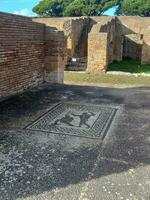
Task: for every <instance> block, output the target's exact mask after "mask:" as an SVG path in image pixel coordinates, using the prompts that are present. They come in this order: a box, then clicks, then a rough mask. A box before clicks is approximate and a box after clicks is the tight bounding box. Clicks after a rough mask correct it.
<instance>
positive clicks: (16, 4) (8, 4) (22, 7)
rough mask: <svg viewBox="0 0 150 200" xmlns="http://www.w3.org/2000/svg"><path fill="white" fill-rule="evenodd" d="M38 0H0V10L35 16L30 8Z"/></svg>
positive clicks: (112, 9)
mask: <svg viewBox="0 0 150 200" xmlns="http://www.w3.org/2000/svg"><path fill="white" fill-rule="evenodd" d="M39 1H40V0H0V11H2V12H8V13H13V14H18V15H25V16H36V14H35V13H33V12H32V8H33V7H34V6H35V5H36V4H37V3H38V2H39ZM115 9H116V8H115V7H114V8H111V9H109V10H108V11H106V12H105V13H104V14H105V15H114V12H115Z"/></svg>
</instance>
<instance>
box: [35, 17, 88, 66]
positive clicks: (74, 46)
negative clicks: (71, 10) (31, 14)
mask: <svg viewBox="0 0 150 200" xmlns="http://www.w3.org/2000/svg"><path fill="white" fill-rule="evenodd" d="M33 21H35V22H40V23H44V24H46V25H47V26H50V27H52V28H53V29H58V30H59V31H63V32H64V34H65V36H66V37H67V58H66V64H67V60H69V58H72V57H76V56H77V55H78V56H81V57H82V56H83V55H84V54H85V50H87V46H86V45H85V46H84V45H81V46H79V43H80V44H81V43H84V44H85V43H86V44H87V37H88V33H87V34H86V32H85V34H84V37H83V38H84V40H86V41H83V38H82V40H80V39H81V35H82V33H83V29H84V28H85V30H88V27H89V18H88V17H64V18H38V17H36V18H33ZM79 50H80V51H79ZM86 52H87V51H86Z"/></svg>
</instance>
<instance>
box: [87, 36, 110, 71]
mask: <svg viewBox="0 0 150 200" xmlns="http://www.w3.org/2000/svg"><path fill="white" fill-rule="evenodd" d="M107 36H108V34H107V33H90V34H89V36H88V67H87V71H88V72H92V73H97V72H105V71H106V70H107V65H108V37H107Z"/></svg>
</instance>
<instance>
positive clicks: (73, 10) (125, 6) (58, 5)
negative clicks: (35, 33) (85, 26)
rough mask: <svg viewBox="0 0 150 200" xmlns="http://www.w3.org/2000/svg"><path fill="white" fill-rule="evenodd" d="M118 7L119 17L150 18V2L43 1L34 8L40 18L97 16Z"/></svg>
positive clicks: (132, 0)
mask: <svg viewBox="0 0 150 200" xmlns="http://www.w3.org/2000/svg"><path fill="white" fill-rule="evenodd" d="M116 5H118V8H117V10H116V14H117V15H140V16H150V0H41V1H40V2H39V4H38V5H36V6H35V7H34V8H33V12H35V13H37V14H38V15H40V16H50V17H62V16H96V15H102V14H103V12H104V11H106V10H107V9H109V8H111V7H113V6H116Z"/></svg>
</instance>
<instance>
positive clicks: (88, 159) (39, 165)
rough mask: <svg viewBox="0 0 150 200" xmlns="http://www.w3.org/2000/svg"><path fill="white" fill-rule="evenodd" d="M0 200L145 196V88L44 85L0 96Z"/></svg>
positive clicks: (149, 187) (149, 123) (130, 199)
mask: <svg viewBox="0 0 150 200" xmlns="http://www.w3.org/2000/svg"><path fill="white" fill-rule="evenodd" d="M0 200H150V89H149V88H128V89H114V88H100V87H87V86H63V85H60V86H59V85H55V86H54V85H42V86H40V87H38V88H34V89H32V90H30V91H28V92H26V93H24V94H22V95H19V96H14V97H13V98H11V99H9V100H6V101H4V102H1V103H0Z"/></svg>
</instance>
